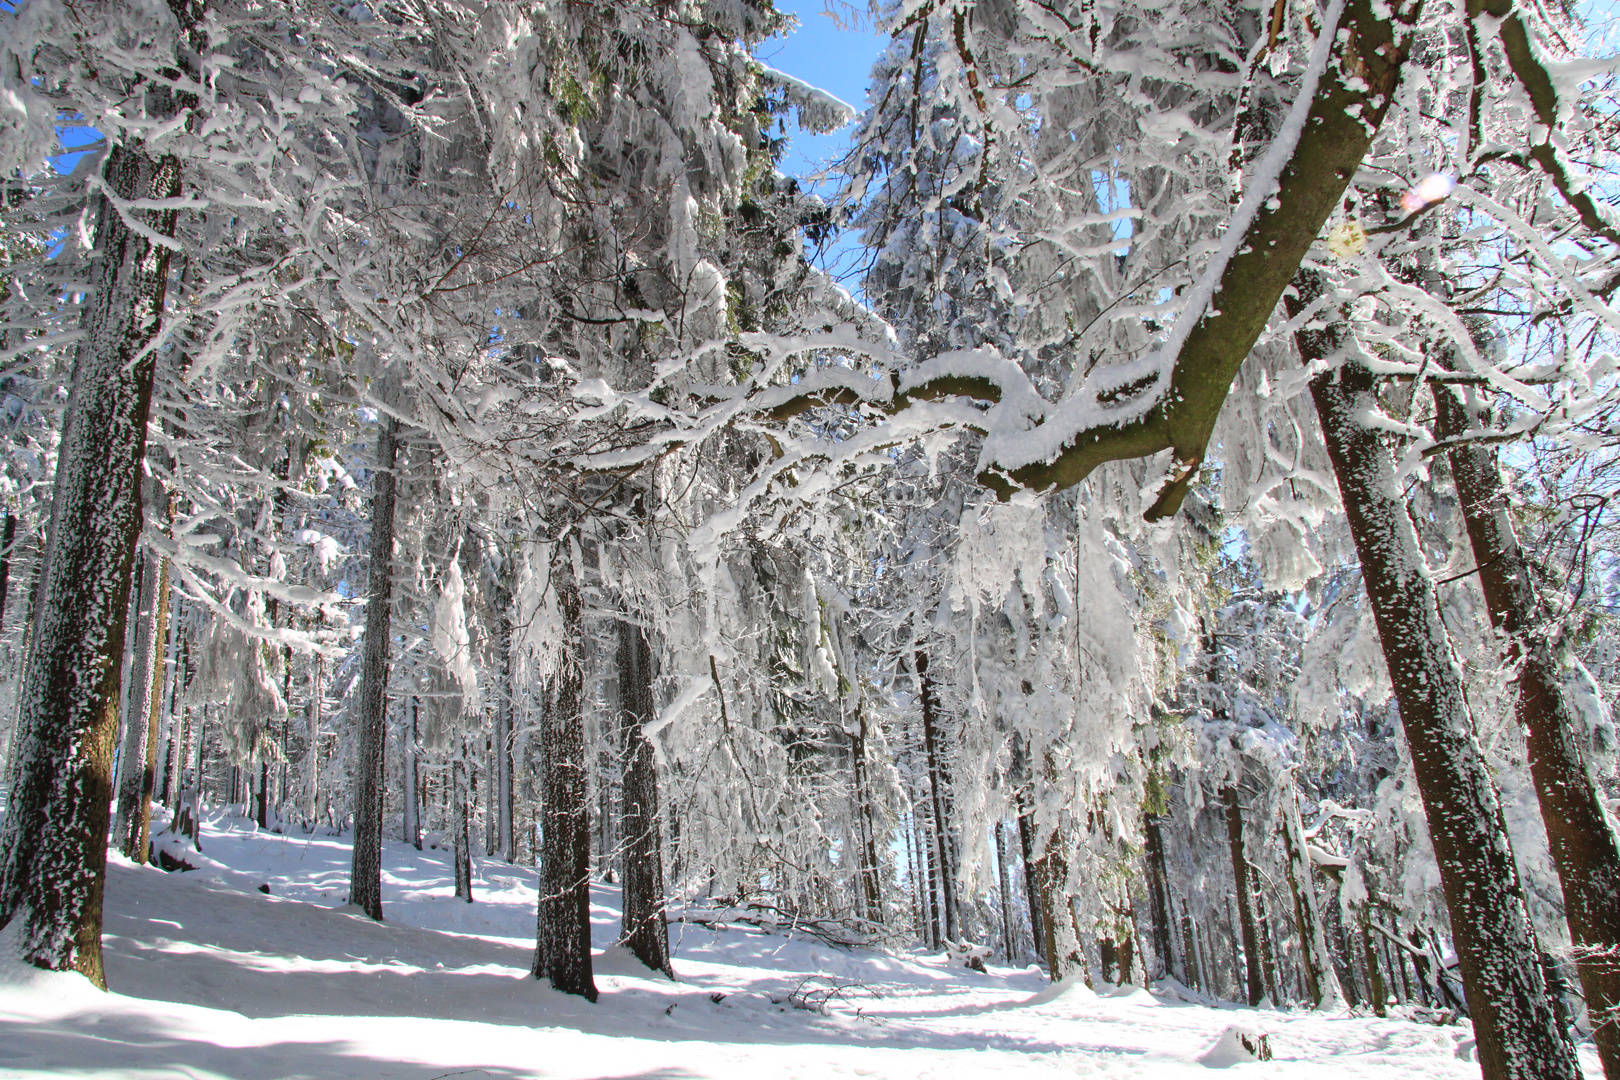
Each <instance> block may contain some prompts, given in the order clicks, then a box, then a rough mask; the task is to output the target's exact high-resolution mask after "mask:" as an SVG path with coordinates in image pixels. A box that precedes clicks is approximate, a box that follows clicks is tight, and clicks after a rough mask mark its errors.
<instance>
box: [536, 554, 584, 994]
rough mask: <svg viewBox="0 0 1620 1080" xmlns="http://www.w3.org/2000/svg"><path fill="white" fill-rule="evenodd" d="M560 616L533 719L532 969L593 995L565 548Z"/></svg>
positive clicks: (580, 734)
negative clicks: (537, 728)
mask: <svg viewBox="0 0 1620 1080" xmlns="http://www.w3.org/2000/svg"><path fill="white" fill-rule="evenodd" d="M551 575H552V576H551V580H552V587H553V588H554V589H555V591H556V596H557V608H558V611H559V612H560V613H561V615H562V623H563V634H564V640H563V649H562V659H561V662H560V663H559V664H558V668H557V672H556V674H555V675H553V676H552V687H551V695H550V700H549V702H548V703H547V705H548V707H547V709H546V712H545V715H544V716H543V717H542V718H541V738H542V740H543V741H544V751H545V752H544V758H545V762H544V765H543V766H542V769H543V772H542V776H541V793H540V802H541V821H542V822H543V824H542V844H543V848H542V854H541V856H540V902H539V911H538V913H537V923H538V925H537V928H536V934H535V950H534V975H535V977H536V978H544V979H549V980H551V985H552V986H553V987H554V988H556V989H557V990H560V991H562V992H563V993H565V994H578V995H580V996H581V997H583V998H585V999H586V1000H587V1001H595V1000H596V980H595V978H594V977H593V975H592V973H591V822H590V807H589V804H588V803H587V801H586V795H587V791H586V783H585V717H584V715H583V713H582V712H581V711H580V697H581V695H582V693H583V690H584V674H585V673H584V664H583V659H584V658H583V657H582V656H581V650H582V649H583V647H584V633H583V630H582V627H581V625H580V624H581V619H580V597H579V584H578V582H577V581H576V580H575V578H574V569H573V567H571V566H570V565H569V561H568V552H567V550H566V548H565V549H564V550H563V552H562V554H561V557H560V558H559V559H558V560H557V561H556V562H555V563H554V564H553V566H552V570H551Z"/></svg>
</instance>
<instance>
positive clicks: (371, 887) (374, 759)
mask: <svg viewBox="0 0 1620 1080" xmlns="http://www.w3.org/2000/svg"><path fill="white" fill-rule="evenodd" d="M398 436H399V421H397V420H395V419H394V418H393V417H392V416H390V415H388V414H386V413H385V414H383V416H382V417H381V419H380V421H379V423H378V427H377V461H376V464H375V468H376V477H375V490H374V493H373V494H372V498H371V552H370V554H371V567H370V575H369V580H368V582H367V587H366V630H365V640H364V642H363V643H362V645H361V653H360V696H359V698H358V700H357V701H356V702H355V722H356V726H357V728H358V732H357V736H358V737H357V738H356V740H355V760H354V851H353V861H352V862H351V864H350V869H349V903H351V904H354V905H355V906H356V907H358V908H360V909H361V910H362V911H364V912H365V913H366V914H367V915H369V916H370V917H371V918H373V919H381V918H382V840H383V835H382V834H383V828H382V818H383V766H384V760H383V751H384V749H385V746H384V744H385V742H386V735H387V732H386V730H385V718H384V715H383V691H384V690H385V689H386V688H387V686H388V651H389V650H388V646H389V635H390V630H389V622H390V619H389V616H390V614H391V611H392V606H393V598H394V496H395V481H394V464H395V461H396V459H397V457H398V454H399V438H398Z"/></svg>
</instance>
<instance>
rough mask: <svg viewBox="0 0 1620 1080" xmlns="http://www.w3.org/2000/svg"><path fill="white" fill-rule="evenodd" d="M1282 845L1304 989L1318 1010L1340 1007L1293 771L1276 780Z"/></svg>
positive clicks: (1342, 1002) (1339, 992)
mask: <svg viewBox="0 0 1620 1080" xmlns="http://www.w3.org/2000/svg"><path fill="white" fill-rule="evenodd" d="M1280 787H1281V789H1282V790H1281V792H1280V798H1281V810H1282V826H1283V847H1284V848H1285V851H1286V854H1287V857H1288V889H1289V892H1291V893H1292V894H1293V898H1294V921H1295V924H1296V925H1297V926H1298V927H1299V941H1300V954H1301V960H1302V961H1303V966H1304V969H1305V992H1306V993H1307V994H1308V995H1310V999H1311V1004H1313V1005H1315V1006H1316V1007H1317V1008H1318V1009H1342V1008H1344V991H1343V990H1342V989H1340V987H1339V976H1338V973H1337V972H1335V971H1334V970H1333V954H1332V953H1331V952H1329V951H1328V942H1327V926H1326V925H1325V924H1324V922H1323V920H1322V904H1321V900H1320V898H1319V897H1318V896H1317V894H1316V871H1315V868H1314V867H1313V866H1312V865H1311V854H1310V851H1309V849H1307V848H1306V846H1305V826H1304V823H1303V822H1301V821H1300V819H1299V792H1298V791H1296V790H1295V788H1294V772H1293V770H1292V769H1288V770H1284V772H1283V774H1282V777H1281V780H1280Z"/></svg>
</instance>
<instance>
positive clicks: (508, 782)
mask: <svg viewBox="0 0 1620 1080" xmlns="http://www.w3.org/2000/svg"><path fill="white" fill-rule="evenodd" d="M496 603H497V604H498V606H499V608H500V611H499V614H498V615H497V616H496V619H497V625H496V628H495V673H494V681H495V687H496V690H495V693H496V698H495V776H494V783H495V787H494V790H493V791H492V792H491V797H492V798H493V799H494V801H495V854H496V855H497V856H499V857H500V858H501V859H502V860H503V861H505V862H508V863H509V862H512V861H513V859H514V858H515V855H514V853H513V850H512V739H513V728H514V724H513V723H512V719H513V717H512V711H513V705H514V702H513V698H512V675H511V652H512V613H511V599H510V595H509V594H508V593H507V592H506V591H505V590H501V591H500V592H498V593H497V596H496Z"/></svg>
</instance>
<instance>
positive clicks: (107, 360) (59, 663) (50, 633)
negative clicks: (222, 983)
mask: <svg viewBox="0 0 1620 1080" xmlns="http://www.w3.org/2000/svg"><path fill="white" fill-rule="evenodd" d="M200 8H201V5H200V4H195V5H185V8H184V12H183V14H182V17H181V22H182V28H183V29H184V30H186V31H190V30H191V29H192V28H193V27H194V26H195V24H196V18H197V17H198V16H199V15H200V14H201V12H200ZM146 96H147V114H148V115H150V116H152V117H154V118H163V117H167V116H172V115H174V113H175V111H176V103H175V100H174V96H173V95H172V94H171V93H170V91H168V90H167V89H166V88H154V89H152V90H150V91H147V94H146ZM102 181H103V183H104V184H105V185H106V189H107V192H106V194H97V195H95V196H94V198H93V201H92V205H93V206H94V207H95V209H96V235H95V250H96V251H97V253H98V255H97V261H96V267H95V270H94V287H93V288H92V289H91V290H90V293H89V295H88V297H87V301H86V304H85V311H84V315H83V320H82V325H83V327H84V331H85V337H84V341H83V342H82V343H81V345H80V346H79V349H78V352H77V355H76V356H75V358H74V365H73V367H74V370H73V382H72V391H71V393H70V396H69V399H68V406H67V413H66V417H65V419H64V422H63V431H62V439H61V443H60V445H59V449H58V455H57V468H56V482H55V492H54V496H53V499H52V506H51V526H50V540H49V544H48V550H47V554H46V568H45V571H44V585H43V594H44V595H43V597H42V599H41V606H40V609H39V611H38V618H37V620H36V621H37V626H36V632H35V638H34V641H33V645H32V648H31V649H30V650H29V654H28V663H27V669H26V677H25V680H24V686H23V703H22V709H21V712H20V718H21V724H20V729H21V730H20V736H21V746H20V747H19V752H18V757H17V762H16V765H15V767H14V769H13V772H12V777H11V780H12V785H11V796H10V809H9V811H8V812H7V814H6V820H5V827H4V828H5V831H4V835H3V837H0V926H6V925H9V924H10V923H11V922H12V920H13V919H16V918H19V917H20V918H21V919H22V920H23V924H22V931H21V934H20V935H18V936H17V937H15V938H14V939H13V940H14V941H15V942H16V947H17V948H18V950H19V952H20V954H21V956H22V958H23V959H24V960H26V961H27V962H29V963H32V964H34V965H36V966H38V967H43V968H52V969H58V970H65V969H75V970H78V971H80V972H82V973H83V974H84V975H86V976H87V977H89V979H90V980H91V981H92V982H93V983H95V984H96V985H97V986H105V985H106V977H105V974H104V973H103V970H102V963H101V900H102V888H103V883H104V880H105V877H106V866H107V817H108V806H109V804H110V803H111V801H112V795H113V792H112V751H113V741H114V739H115V738H116V736H117V731H118V691H119V685H118V683H119V674H120V673H119V661H120V658H121V657H122V656H123V652H124V611H125V607H126V605H127V604H128V602H129V584H130V570H131V566H132V561H133V559H134V556H135V545H136V541H137V539H138V538H139V536H140V531H141V494H140V481H141V459H142V458H143V457H144V456H145V452H146V424H147V417H148V414H149V412H150V409H151V402H152V380H153V375H154V371H155V366H156V362H157V350H156V349H154V348H152V347H151V346H152V344H153V342H154V339H155V338H156V337H157V334H158V331H159V328H160V326H161V323H162V316H163V299H164V291H165V286H166V284H167V281H168V275H169V254H170V249H169V248H168V247H166V246H164V245H162V244H153V243H152V242H151V240H150V239H148V238H149V237H150V236H153V235H158V236H172V235H173V234H174V227H175V221H176V216H177V213H178V211H176V210H172V209H167V210H142V209H133V208H132V209H129V210H127V211H125V212H124V213H127V214H128V215H129V217H130V218H131V219H133V220H134V221H136V222H138V223H139V225H140V227H141V229H142V231H141V232H139V233H137V232H134V231H132V230H131V229H130V227H129V225H127V224H126V223H125V217H124V213H120V212H119V211H118V210H116V209H114V208H113V206H112V204H111V202H110V201H109V198H117V199H119V200H122V201H128V202H134V201H137V200H142V199H152V200H170V199H176V198H178V197H179V195H180V162H179V160H178V159H177V158H174V157H163V158H153V157H152V156H151V155H150V154H148V153H147V152H146V151H145V149H144V148H143V147H142V146H141V145H140V144H139V143H132V144H120V145H116V146H114V147H113V148H112V149H111V150H109V151H108V153H107V158H106V162H105V163H104V164H103V166H102Z"/></svg>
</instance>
